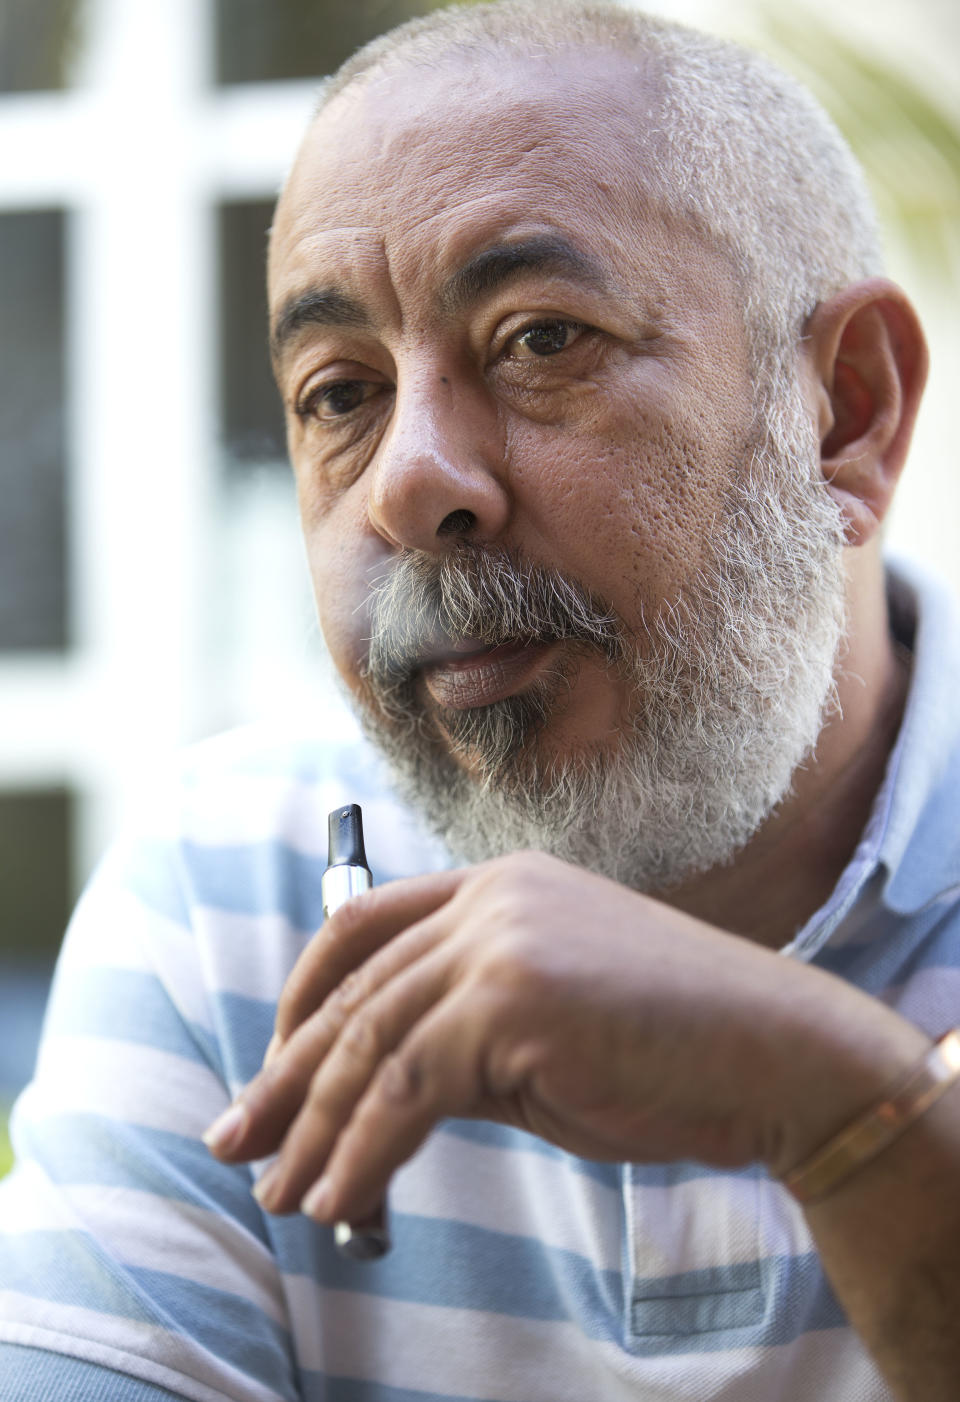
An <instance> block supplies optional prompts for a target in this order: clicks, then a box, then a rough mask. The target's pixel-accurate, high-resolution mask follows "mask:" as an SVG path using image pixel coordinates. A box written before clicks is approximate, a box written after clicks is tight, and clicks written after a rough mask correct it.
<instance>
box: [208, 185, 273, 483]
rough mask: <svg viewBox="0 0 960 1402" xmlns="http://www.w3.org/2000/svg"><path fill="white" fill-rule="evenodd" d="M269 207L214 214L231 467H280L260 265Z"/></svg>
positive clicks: (266, 203)
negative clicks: (272, 464) (217, 228)
mask: <svg viewBox="0 0 960 1402" xmlns="http://www.w3.org/2000/svg"><path fill="white" fill-rule="evenodd" d="M272 218H273V202H272V201H270V200H257V201H254V202H250V203H243V204H227V205H223V206H221V209H220V413H221V432H222V440H223V444H224V447H225V449H226V454H227V462H228V465H229V466H231V467H238V466H241V465H243V464H244V463H247V464H257V465H262V464H263V463H267V462H277V463H285V462H286V457H287V451H286V447H285V445H284V431H283V414H282V412H281V409H280V396H279V395H278V393H277V389H276V386H275V385H274V383H273V375H272V373H271V370H270V356H269V354H268V352H267V293H266V284H265V262H266V254H267V230H268V229H269V227H270V221H271V219H272Z"/></svg>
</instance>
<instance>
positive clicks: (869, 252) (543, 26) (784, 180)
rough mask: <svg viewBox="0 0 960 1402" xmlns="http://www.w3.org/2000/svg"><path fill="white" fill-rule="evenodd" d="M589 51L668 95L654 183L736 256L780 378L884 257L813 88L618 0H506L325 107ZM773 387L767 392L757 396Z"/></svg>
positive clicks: (385, 50) (399, 53) (398, 36)
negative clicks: (635, 60) (401, 84)
mask: <svg viewBox="0 0 960 1402" xmlns="http://www.w3.org/2000/svg"><path fill="white" fill-rule="evenodd" d="M588 45H592V46H593V47H596V48H606V49H613V50H615V51H617V52H619V53H624V52H626V53H630V52H633V53H637V54H639V55H642V56H643V58H644V59H645V60H646V61H647V62H649V64H650V65H651V68H652V71H653V73H654V74H655V75H656V77H657V79H658V82H659V89H660V91H659V106H658V108H657V110H655V112H654V113H653V114H652V121H653V122H654V123H655V128H651V130H650V131H649V132H648V133H646V136H647V138H648V141H649V145H650V167H649V169H646V168H645V179H647V180H648V182H649V184H650V185H651V186H652V191H653V194H654V196H655V198H657V199H658V201H659V202H660V203H661V204H662V205H663V207H664V208H665V209H666V210H667V211H669V212H670V213H672V214H676V215H679V216H680V217H682V218H685V219H687V220H688V221H690V222H691V223H692V224H693V225H694V226H695V227H696V228H697V229H698V231H699V232H700V233H701V234H702V235H703V236H704V237H706V238H707V239H708V240H709V241H710V242H711V243H713V244H714V245H716V246H718V247H719V248H721V249H723V250H724V251H725V252H726V253H727V255H728V256H729V257H730V259H731V261H732V263H733V266H734V269H735V271H736V274H737V277H738V280H739V284H740V287H741V289H742V292H743V296H744V308H743V316H744V326H745V329H746V334H747V337H748V341H749V344H750V347H751V350H752V355H753V361H754V372H755V374H757V375H758V376H762V377H763V378H766V377H767V376H772V378H774V379H779V375H778V371H782V370H783V369H784V368H785V364H786V362H788V361H792V359H793V357H794V355H795V352H796V347H797V344H798V340H799V337H800V335H801V333H802V328H803V325H804V323H805V321H806V319H807V318H808V317H809V315H810V313H811V312H812V311H813V309H814V307H815V306H816V305H817V303H818V302H821V301H823V300H824V299H825V298H827V297H829V296H831V295H832V294H833V293H835V292H838V291H839V290H840V289H841V288H842V287H845V286H846V285H847V284H848V283H851V282H855V281H858V280H859V279H861V278H864V277H869V276H871V275H873V274H876V273H879V272H881V271H882V255H881V252H880V246H879V237H878V232H877V224H876V216H875V213H874V210H873V206H872V203H871V200H870V197H869V195H868V193H867V189H866V184H865V182H864V179H863V174H862V172H861V170H860V168H859V166H858V165H857V162H856V161H855V159H854V157H853V155H852V153H851V151H850V149H849V147H848V146H847V144H846V142H845V141H844V140H843V138H842V136H841V135H840V133H839V132H838V131H837V129H836V127H835V126H834V124H833V122H832V121H831V120H830V118H829V117H828V116H827V114H826V113H825V112H824V111H823V109H822V108H821V107H820V106H819V104H818V103H817V102H816V101H815V100H814V98H813V97H812V96H811V95H810V93H808V92H807V90H806V89H805V88H803V87H802V86H801V85H800V84H799V83H797V82H796V81H794V80H793V79H792V78H790V77H788V76H787V75H786V74H784V73H782V72H781V71H780V70H779V69H778V68H776V67H775V66H774V65H773V64H771V63H770V62H768V61H767V60H766V59H765V58H763V57H762V56H761V55H759V54H756V53H754V52H752V51H750V50H748V49H745V48H742V47H741V46H740V45H738V44H734V43H731V42H729V41H727V40H723V39H719V38H715V37H713V36H711V35H707V34H702V33H700V32H698V31H696V30H693V29H689V28H687V27H686V26H684V25H679V24H675V23H673V22H670V21H667V20H663V19H660V18H654V17H652V16H650V15H647V14H643V13H641V12H640V11H637V10H632V9H627V8H625V7H623V6H621V5H618V4H612V3H603V4H583V5H581V4H577V3H571V0H499V2H498V3H485V4H478V5H462V6H453V7H451V8H449V9H443V10H438V11H435V12H434V13H432V14H430V15H427V16H425V17H423V18H420V19H415V20H410V21H408V22H407V23H406V24H403V25H400V26H399V27H398V28H396V29H394V30H392V31H391V32H390V33H388V34H385V35H382V36H380V37H379V38H377V39H374V40H373V41H372V42H371V43H369V44H367V45H366V46H365V47H364V48H362V49H360V50H359V51H358V52H357V53H356V54H354V55H353V57H352V58H350V59H348V60H347V62H346V63H345V64H344V65H343V66H342V67H341V68H340V70H339V71H338V72H337V73H336V74H334V76H333V78H332V79H331V80H330V81H329V82H328V84H327V85H326V87H325V89H324V92H323V94H322V99H321V110H322V108H323V107H324V106H326V104H327V103H328V102H329V101H330V100H331V99H332V98H334V97H335V96H336V95H337V94H338V93H339V92H341V91H342V90H343V89H344V88H345V87H347V86H348V85H349V84H351V83H354V82H356V81H358V80H361V79H363V78H364V77H365V76H367V75H372V74H373V73H375V72H380V71H383V70H384V69H390V68H399V67H402V66H405V65H408V64H413V65H416V64H426V65H433V64H437V63H441V62H442V61H443V59H444V58H445V57H446V56H448V55H450V54H458V55H460V56H462V57H465V58H467V59H469V58H470V57H477V56H480V55H488V54H489V53H490V51H491V50H496V49H498V48H499V49H507V50H512V51H513V52H515V53H517V54H521V55H541V54H542V55H550V54H557V53H562V52H568V51H569V50H571V49H576V48H581V47H584V46H588ZM758 388H759V386H758ZM777 388H781V389H782V386H779V387H775V386H774V385H773V384H771V383H768V385H767V386H766V389H767V393H766V394H764V393H763V391H762V390H761V395H760V397H761V399H766V398H768V396H770V397H773V398H776V393H777Z"/></svg>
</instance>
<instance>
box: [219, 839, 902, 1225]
mask: <svg viewBox="0 0 960 1402" xmlns="http://www.w3.org/2000/svg"><path fill="white" fill-rule="evenodd" d="M902 1029H907V1031H908V1033H909V1034H910V1035H909V1036H897V1035H895V1034H897V1033H902ZM277 1033H278V1039H279V1041H278V1044H277V1045H278V1048H279V1049H278V1050H276V1052H275V1054H274V1055H273V1056H272V1057H270V1058H269V1061H268V1064H267V1065H266V1066H265V1068H264V1070H263V1071H262V1072H261V1073H260V1075H259V1076H257V1077H256V1078H255V1079H254V1080H253V1081H252V1082H251V1083H250V1085H249V1086H248V1087H246V1089H245V1090H244V1091H243V1092H242V1094H241V1096H240V1098H239V1102H238V1105H239V1110H240V1113H238V1114H235V1115H234V1116H233V1120H232V1131H231V1133H230V1134H229V1135H227V1136H225V1139H224V1142H221V1143H219V1144H218V1143H216V1142H214V1143H213V1144H212V1145H211V1147H212V1148H213V1149H214V1152H216V1153H218V1154H219V1155H220V1156H221V1157H223V1158H227V1159H230V1160H244V1159H253V1158H261V1157H264V1156H266V1155H268V1154H270V1153H272V1152H274V1151H275V1150H277V1149H278V1148H280V1153H279V1157H278V1159H277V1161H276V1163H275V1165H273V1166H272V1168H271V1170H269V1171H268V1174H267V1175H265V1177H264V1178H263V1179H262V1180H261V1184H260V1187H259V1191H258V1196H259V1198H260V1201H261V1202H262V1204H263V1205H264V1206H265V1207H266V1208H268V1210H270V1211H279V1212H284V1211H291V1210H294V1209H296V1208H297V1207H298V1206H299V1205H300V1203H301V1201H302V1199H303V1196H304V1194H305V1193H306V1192H307V1190H308V1189H309V1188H310V1187H311V1185H312V1184H315V1182H316V1180H317V1179H318V1177H319V1176H320V1175H321V1174H323V1180H324V1181H323V1187H322V1190H320V1191H317V1192H314V1193H312V1194H311V1199H310V1202H309V1204H308V1207H309V1210H310V1212H311V1215H313V1216H315V1217H317V1218H318V1220H321V1221H333V1220H335V1219H339V1218H348V1219H350V1220H354V1221H356V1220H360V1219H362V1218H364V1217H365V1216H367V1215H368V1214H369V1213H370V1212H371V1211H372V1210H373V1209H374V1207H375V1206H376V1204H377V1203H378V1202H379V1201H380V1200H381V1198H382V1196H383V1194H384V1192H385V1191H386V1187H387V1183H388V1181H389V1178H390V1175H391V1174H392V1173H393V1172H394V1171H395V1169H396V1168H397V1167H398V1166H399V1165H400V1164H401V1163H402V1162H404V1160H406V1159H407V1158H409V1157H410V1155H412V1154H413V1153H414V1152H415V1150H416V1149H417V1148H418V1147H419V1145H420V1144H421V1143H422V1141H423V1139H424V1138H425V1137H426V1135H427V1134H428V1133H429V1131H430V1129H431V1128H432V1127H433V1125H435V1124H436V1122H437V1121H438V1120H440V1119H442V1118H445V1117H448V1116H470V1117H477V1118H484V1119H490V1120H497V1121H500V1122H502V1123H506V1124H510V1125H516V1126H519V1127H520V1128H523V1129H526V1130H530V1131H531V1132H533V1133H534V1134H538V1135H540V1136H541V1137H543V1138H544V1139H547V1140H549V1141H551V1142H552V1143H554V1144H558V1145H560V1146H561V1147H563V1148H565V1149H568V1150H570V1151H571V1152H573V1153H576V1154H578V1155H582V1156H584V1157H586V1158H592V1159H606V1160H613V1161H623V1160H626V1161H639V1160H646V1161H653V1160H661V1161H663V1160H677V1159H690V1158H692V1159H698V1160H700V1161H702V1162H705V1163H708V1164H712V1165H716V1166H737V1165H741V1164H745V1163H749V1162H752V1161H754V1160H758V1159H759V1160H764V1161H766V1162H768V1163H769V1164H770V1165H771V1167H772V1168H773V1169H774V1171H781V1170H784V1169H786V1168H789V1167H791V1166H792V1164H793V1163H794V1162H796V1161H797V1160H799V1159H800V1158H802V1157H803V1156H804V1155H805V1154H806V1153H807V1152H808V1151H809V1150H810V1149H812V1148H813V1147H815V1146H816V1145H817V1144H818V1143H819V1142H820V1141H821V1140H822V1139H824V1138H826V1137H828V1135H829V1134H830V1133H832V1132H833V1130H834V1129H835V1128H836V1127H838V1126H839V1124H842V1123H843V1122H844V1121H845V1119H846V1118H849V1116H850V1115H851V1114H853V1113H855V1112H856V1111H857V1110H858V1109H859V1108H861V1107H862V1106H863V1105H865V1104H869V1103H870V1101H871V1100H872V1099H874V1098H876V1095H878V1094H879V1093H880V1091H881V1090H882V1089H883V1087H884V1086H885V1085H886V1084H887V1083H888V1082H889V1080H890V1079H891V1077H892V1076H893V1075H896V1074H897V1072H898V1071H899V1069H900V1068H901V1067H902V1066H906V1065H908V1064H911V1062H912V1060H913V1059H915V1057H916V1055H917V1040H916V1039H919V1040H920V1042H921V1044H922V1042H923V1039H922V1037H921V1034H919V1033H917V1032H916V1031H915V1030H914V1029H912V1028H908V1025H907V1024H905V1023H902V1022H901V1019H899V1018H898V1017H897V1016H896V1015H895V1014H893V1013H891V1012H889V1010H887V1009H885V1008H883V1007H882V1006H881V1005H880V1004H878V1003H876V1002H874V1000H872V999H870V998H868V997H866V995H864V994H862V993H859V992H858V991H856V990H855V989H853V988H851V987H849V986H848V985H846V984H843V983H841V982H840V981H839V980H837V979H834V978H832V977H831V976H830V975H827V974H824V973H822V972H820V971H817V970H814V969H810V968H808V967H806V966H803V965H797V964H794V963H792V962H790V961H788V960H785V959H783V958H781V957H780V956H779V955H777V954H773V953H771V952H770V951H769V950H766V949H762V948H760V947H759V946H756V945H753V944H751V943H749V942H748V941H746V940H744V939H741V938H739V937H738V936H734V935H729V934H726V933H724V932H722V931H719V930H715V929H712V928H710V927H708V926H705V925H703V924H701V923H700V922H698V921H695V920H693V919H691V918H690V917H688V916H685V915H682V914H680V913H679V912H677V911H675V910H672V909H671V908H669V907H667V906H664V905H662V904H660V903H658V902H656V901H653V900H651V899H649V898H647V897H644V896H640V895H638V894H636V893H635V892H632V891H629V890H627V889H626V888H624V887H621V886H618V885H616V884H614V883H613V882H610V881H607V880H605V879H604V878H602V877H598V876H595V875H592V874H590V873H587V872H584V871H581V870H579V869H576V868H573V867H568V866H565V865H563V864H562V863H560V862H557V861H555V860H554V859H552V858H548V857H544V856H542V855H539V854H535V853H524V854H519V855H514V856H510V857H505V858H500V859H497V860H495V861H492V862H488V863H485V864H484V865H482V866H478V867H474V868H470V869H468V870H464V871H459V872H451V873H442V874H440V875H436V876H427V877H420V878H414V879H411V880H407V881H399V882H396V883H394V884H392V885H389V886H383V887H380V888H379V889H377V890H375V891H372V892H370V893H369V894H368V895H365V896H362V897H359V898H358V899H356V900H354V901H352V902H350V903H349V904H348V905H346V906H344V907H343V908H342V909H341V910H340V911H338V913H337V914H336V915H335V916H334V917H333V918H332V919H331V920H329V921H328V922H327V924H326V925H325V926H324V927H323V929H322V930H321V931H320V932H319V934H318V935H317V936H316V937H315V938H314V940H313V941H311V943H310V945H309V946H308V948H307V949H306V951H305V952H304V954H303V956H302V957H301V959H300V961H299V962H298V964H297V966H296V968H295V969H294V971H293V973H292V974H291V976H290V979H289V981H288V984H287V987H286V989H285V991H284V994H283V997H282V999H281V1002H280V1006H279V1010H278V1016H277ZM901 1043H904V1045H901ZM906 1044H908V1045H906ZM813 1087H816V1093H815V1094H814V1093H813V1092H812V1088H813ZM281 1145H282V1148H281V1147H280V1146H281Z"/></svg>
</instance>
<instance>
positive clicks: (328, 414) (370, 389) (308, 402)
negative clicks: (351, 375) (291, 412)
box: [297, 380, 383, 420]
mask: <svg viewBox="0 0 960 1402" xmlns="http://www.w3.org/2000/svg"><path fill="white" fill-rule="evenodd" d="M382 389H383V385H382V384H380V383H378V382H375V381H372V380H330V381H328V382H327V383H326V384H322V385H318V386H316V387H315V388H314V389H312V390H311V391H310V392H309V393H308V394H307V395H306V396H305V397H304V399H303V400H302V401H301V402H300V404H298V405H297V413H298V414H299V416H300V417H301V418H303V419H306V418H315V419H324V420H329V419H339V418H343V417H344V415H346V414H351V413H353V411H354V409H359V408H360V406H361V405H362V404H365V403H366V402H367V400H368V399H372V398H373V396H374V395H375V394H379V393H380V391H381V390H382Z"/></svg>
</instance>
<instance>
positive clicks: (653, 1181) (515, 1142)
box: [435, 1119, 768, 1193]
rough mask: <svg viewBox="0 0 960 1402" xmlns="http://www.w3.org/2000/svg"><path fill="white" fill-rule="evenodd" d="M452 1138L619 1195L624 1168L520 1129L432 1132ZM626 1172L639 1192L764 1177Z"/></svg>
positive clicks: (757, 1167)
mask: <svg viewBox="0 0 960 1402" xmlns="http://www.w3.org/2000/svg"><path fill="white" fill-rule="evenodd" d="M435 1132H436V1133H441V1134H452V1135H455V1136H456V1138H458V1139H466V1140H468V1141H469V1142H470V1143H472V1144H482V1145H483V1146H484V1147H485V1148H491V1149H512V1150H514V1151H519V1152H521V1153H527V1154H536V1155H538V1156H539V1157H540V1158H547V1159H552V1160H553V1161H554V1162H555V1163H561V1164H563V1165H565V1166H566V1167H567V1168H569V1169H570V1170H571V1172H573V1173H576V1174H582V1175H583V1176H584V1177H586V1178H590V1179H592V1181H593V1182H595V1183H598V1184H600V1185H601V1186H602V1187H605V1188H609V1189H610V1190H611V1191H612V1192H616V1193H619V1192H620V1190H621V1187H622V1176H623V1172H624V1167H625V1166H624V1165H623V1164H618V1163H600V1162H596V1161H593V1160H590V1159H579V1158H577V1157H576V1156H575V1155H574V1154H570V1153H568V1152H567V1150H566V1149H558V1148H557V1146H556V1145H555V1144H549V1143H548V1142H547V1141H546V1140H545V1139H539V1138H538V1137H537V1136H536V1135H535V1134H530V1133H528V1132H527V1130H524V1129H514V1128H513V1127H512V1126H510V1125H501V1124H496V1123H495V1122H494V1121H492V1120H455V1119H452V1120H444V1121H443V1122H442V1124H440V1125H439V1126H438V1128H437V1130H436V1131H435ZM626 1171H627V1173H628V1175H629V1178H630V1182H631V1183H632V1184H633V1185H634V1186H635V1187H639V1188H672V1187H675V1186H676V1185H677V1184H678V1183H691V1182H697V1181H699V1180H700V1179H703V1178H722V1179H724V1180H728V1179H732V1180H734V1181H738V1182H752V1181H754V1180H756V1179H759V1178H766V1177H768V1174H767V1172H766V1170H765V1169H764V1168H763V1166H762V1165H761V1164H745V1165H744V1167H743V1168H736V1169H722V1170H720V1169H716V1168H711V1167H710V1166H709V1165H707V1164H703V1163H694V1162H693V1161H691V1160H684V1161H682V1162H679V1163H635V1164H627V1165H626Z"/></svg>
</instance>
